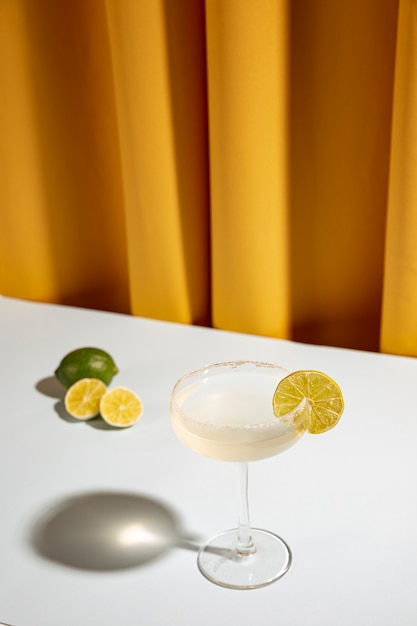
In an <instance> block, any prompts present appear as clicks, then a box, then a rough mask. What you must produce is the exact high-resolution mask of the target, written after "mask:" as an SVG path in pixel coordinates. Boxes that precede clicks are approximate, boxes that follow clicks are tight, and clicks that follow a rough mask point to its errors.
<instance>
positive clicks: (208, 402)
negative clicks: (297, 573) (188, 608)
mask: <svg viewBox="0 0 417 626" xmlns="http://www.w3.org/2000/svg"><path fill="white" fill-rule="evenodd" d="M289 373H290V372H289V371H288V370H286V369H285V368H283V367H281V366H279V365H274V364H272V363H263V362H257V361H231V362H225V363H216V364H213V365H208V366H206V367H203V368H201V369H198V370H195V371H193V372H190V373H188V374H186V375H185V376H183V377H182V378H180V380H179V381H178V382H177V383H176V385H175V386H174V388H173V390H172V394H171V403H170V415H171V423H172V426H173V429H174V431H175V433H176V434H177V436H178V437H179V439H180V440H181V441H182V442H183V443H184V444H185V445H186V446H188V447H189V448H191V449H192V450H194V451H195V452H197V453H199V454H201V455H203V456H207V457H210V458H212V459H217V460H221V461H229V462H234V463H235V464H236V475H237V491H238V512H239V514H238V526H237V528H236V529H233V530H228V531H225V532H222V533H220V534H219V535H216V536H215V537H213V538H212V539H211V540H210V541H209V542H208V543H206V544H205V545H204V546H203V547H202V548H201V549H200V550H199V553H198V559H197V562H198V567H199V569H200V571H201V573H202V574H203V575H204V576H206V578H208V579H209V580H210V581H212V582H214V583H216V584H218V585H221V586H223V587H229V588H232V589H255V588H257V587H263V586H265V585H268V584H270V583H272V582H274V581H275V580H277V579H279V578H280V577H281V576H283V575H284V574H285V573H286V572H287V571H288V568H289V567H290V564H291V552H290V549H289V547H288V546H287V544H286V543H285V541H284V540H283V539H281V538H280V537H278V536H277V535H275V534H273V533H271V532H268V531H265V530H260V529H253V528H251V526H250V521H249V508H248V462H249V461H256V460H260V459H265V458H267V457H270V456H273V455H276V454H280V453H281V452H284V450H287V449H288V448H289V447H291V446H292V445H294V444H295V443H296V442H297V441H298V440H299V439H300V437H301V436H302V435H303V433H304V427H303V422H302V419H301V415H302V412H303V410H304V406H302V405H301V404H303V403H301V404H300V405H299V407H297V409H295V410H294V411H293V412H292V413H291V414H288V415H286V416H285V419H277V418H276V417H275V415H274V413H273V408H272V399H273V395H274V391H275V389H276V387H277V384H278V382H279V381H280V380H281V379H282V378H284V377H285V376H287V375H288V374H289Z"/></svg>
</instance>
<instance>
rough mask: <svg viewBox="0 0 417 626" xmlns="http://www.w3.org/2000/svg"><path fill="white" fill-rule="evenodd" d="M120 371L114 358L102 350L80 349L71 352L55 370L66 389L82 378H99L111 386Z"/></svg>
mask: <svg viewBox="0 0 417 626" xmlns="http://www.w3.org/2000/svg"><path fill="white" fill-rule="evenodd" d="M118 371H119V369H118V367H117V365H116V363H115V362H114V360H113V357H112V356H110V354H109V353H108V352H105V350H101V349H100V348H78V349H77V350H73V351H72V352H69V353H68V354H67V355H66V356H64V358H63V359H62V361H61V363H60V364H59V365H58V367H57V368H56V370H55V376H56V377H57V379H58V380H59V382H60V383H61V384H62V385H64V387H65V388H66V389H68V388H69V387H71V385H73V384H74V383H76V382H77V381H78V380H81V378H98V379H99V380H102V381H103V383H104V384H105V385H109V384H110V382H111V380H112V378H113V376H115V375H116V374H117V372H118Z"/></svg>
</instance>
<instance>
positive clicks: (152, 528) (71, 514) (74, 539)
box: [30, 492, 198, 571]
mask: <svg viewBox="0 0 417 626" xmlns="http://www.w3.org/2000/svg"><path fill="white" fill-rule="evenodd" d="M30 544H31V546H32V548H33V549H34V550H35V551H36V552H37V553H38V554H39V555H40V556H42V557H44V558H46V559H49V560H51V561H55V562H58V563H60V564H62V565H66V566H69V567H73V568H77V569H83V570H93V571H111V570H120V569H127V568H131V567H137V566H141V565H145V564H147V563H149V562H151V561H154V560H156V559H158V558H160V557H162V556H163V555H164V554H165V553H166V552H167V551H168V550H170V549H171V548H173V547H176V546H177V547H183V548H187V549H191V550H196V549H198V547H197V546H196V545H195V544H193V542H192V540H191V539H190V538H187V537H186V536H184V535H183V533H182V532H181V527H180V520H179V518H178V516H177V515H176V514H175V513H174V512H173V511H172V510H171V509H169V508H168V507H167V506H166V505H164V504H162V503H160V502H158V501H157V500H154V499H151V498H148V497H144V496H140V495H136V494H128V493H113V492H103V493H90V494H85V495H81V496H75V497H72V498H68V499H65V500H63V501H61V502H59V503H57V504H55V505H54V506H52V507H51V508H50V509H49V510H48V511H46V512H45V513H44V514H42V515H41V516H40V518H39V519H38V520H37V521H36V522H35V525H34V527H33V530H32V532H31V535H30Z"/></svg>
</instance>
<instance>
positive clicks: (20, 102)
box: [0, 0, 417, 356]
mask: <svg viewBox="0 0 417 626" xmlns="http://www.w3.org/2000/svg"><path fill="white" fill-rule="evenodd" d="M416 70H417V7H416V3H415V2H414V1H413V0H384V1H383V2H381V0H369V1H367V2H363V0H352V1H351V2H348V3H347V2H342V1H340V2H339V1H338V0H337V1H335V2H334V1H332V0H311V1H309V2H305V1H304V0H262V1H259V0H247V1H245V2H241V1H240V0H228V1H227V2H224V1H222V0H89V2H85V1H84V0H73V2H71V3H57V2H54V1H53V0H37V2H36V3H34V2H32V1H31V0H3V2H1V3H0V84H1V86H2V98H1V99H0V293H2V294H4V295H9V296H15V297H21V298H27V299H31V300H41V301H46V302H59V303H64V304H74V305H79V306H91V307H94V308H102V309H108V310H114V311H121V312H129V313H132V314H134V315H141V316H145V317H152V318H156V319H166V320H172V321H176V322H181V323H189V324H205V325H213V326H215V327H217V328H223V329H229V330H234V331H240V332H248V333H255V334H261V335H267V336H273V337H283V338H291V339H294V340H296V341H305V342H311V343H322V344H327V345H339V346H346V347H353V348H358V349H369V350H383V351H386V352H393V353H397V354H409V355H414V356H417V328H416V324H415V323H414V320H415V319H416V318H417V281H416V279H415V277H416V275H417V178H416V177H415V176H414V171H415V169H416V165H417V163H416V161H417V148H416V146H417V122H416V119H417V71H416Z"/></svg>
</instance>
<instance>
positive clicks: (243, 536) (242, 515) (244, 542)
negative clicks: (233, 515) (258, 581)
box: [236, 462, 255, 556]
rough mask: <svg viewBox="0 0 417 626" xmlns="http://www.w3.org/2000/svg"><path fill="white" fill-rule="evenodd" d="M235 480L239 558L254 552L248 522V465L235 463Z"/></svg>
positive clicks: (237, 549)
mask: <svg viewBox="0 0 417 626" xmlns="http://www.w3.org/2000/svg"><path fill="white" fill-rule="evenodd" d="M236 480H237V497H238V516H239V517H238V532H237V547H236V551H237V553H238V554H239V556H248V555H249V554H253V553H254V552H255V546H254V543H253V540H252V532H251V527H250V521H249V502H248V463H246V462H245V463H236Z"/></svg>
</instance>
